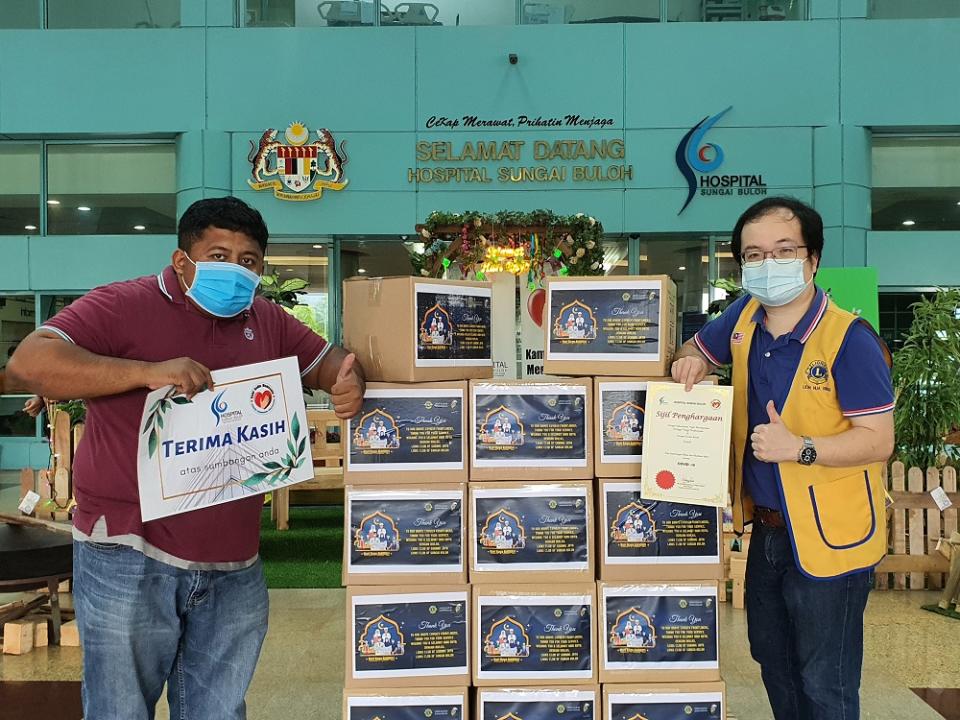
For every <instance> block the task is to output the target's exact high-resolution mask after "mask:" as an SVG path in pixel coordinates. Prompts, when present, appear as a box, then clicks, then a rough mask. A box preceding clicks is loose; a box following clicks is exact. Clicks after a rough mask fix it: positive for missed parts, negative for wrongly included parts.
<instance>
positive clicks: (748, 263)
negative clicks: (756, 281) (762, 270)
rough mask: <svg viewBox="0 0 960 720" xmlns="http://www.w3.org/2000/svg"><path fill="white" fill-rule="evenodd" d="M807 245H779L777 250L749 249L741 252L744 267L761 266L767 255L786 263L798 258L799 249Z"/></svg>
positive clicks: (778, 261) (777, 261)
mask: <svg viewBox="0 0 960 720" xmlns="http://www.w3.org/2000/svg"><path fill="white" fill-rule="evenodd" d="M805 247H806V245H798V246H797V247H778V248H777V249H776V250H771V251H769V252H764V251H762V250H747V251H746V252H745V253H741V254H740V259H741V260H742V261H743V266H744V267H760V266H761V265H763V261H764V260H766V259H767V257H772V258H773V261H774V262H776V263H781V264H786V263H789V262H793V261H794V260H796V259H797V250H799V249H800V248H805Z"/></svg>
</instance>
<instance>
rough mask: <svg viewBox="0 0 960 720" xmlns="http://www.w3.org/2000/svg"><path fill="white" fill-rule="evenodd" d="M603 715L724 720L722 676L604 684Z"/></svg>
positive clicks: (611, 719) (612, 719) (613, 719)
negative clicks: (689, 680)
mask: <svg viewBox="0 0 960 720" xmlns="http://www.w3.org/2000/svg"><path fill="white" fill-rule="evenodd" d="M687 708H689V710H688V709H687ZM603 715H604V720H632V719H633V718H636V717H638V716H639V717H644V718H646V717H649V718H651V719H652V718H691V720H726V717H727V686H726V684H725V683H724V682H723V681H722V680H718V681H715V682H695V683H669V684H668V683H658V684H654V685H636V684H632V685H604V687H603Z"/></svg>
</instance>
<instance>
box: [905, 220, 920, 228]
mask: <svg viewBox="0 0 960 720" xmlns="http://www.w3.org/2000/svg"><path fill="white" fill-rule="evenodd" d="M903 224H904V225H906V226H907V227H911V226H913V225H916V224H917V223H916V221H915V220H904V221H903Z"/></svg>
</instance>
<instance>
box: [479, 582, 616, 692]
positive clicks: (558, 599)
mask: <svg viewBox="0 0 960 720" xmlns="http://www.w3.org/2000/svg"><path fill="white" fill-rule="evenodd" d="M596 597H597V594H596V585H595V584H593V583H569V584H565V585H547V586H544V585H499V584H497V585H474V586H473V633H472V635H473V653H474V657H473V683H474V685H476V686H477V687H495V686H496V687H502V686H504V685H525V684H534V685H537V684H539V685H542V684H549V685H583V684H595V683H596V682H597V667H596V661H595V660H594V658H595V657H596V648H597V637H596V626H597V613H596V609H597V608H596Z"/></svg>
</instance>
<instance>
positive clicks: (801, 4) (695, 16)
mask: <svg viewBox="0 0 960 720" xmlns="http://www.w3.org/2000/svg"><path fill="white" fill-rule="evenodd" d="M806 17H807V0H669V2H668V4H667V20H668V21H670V22H730V21H734V22H742V21H751V20H761V21H780V20H805V19H806Z"/></svg>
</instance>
